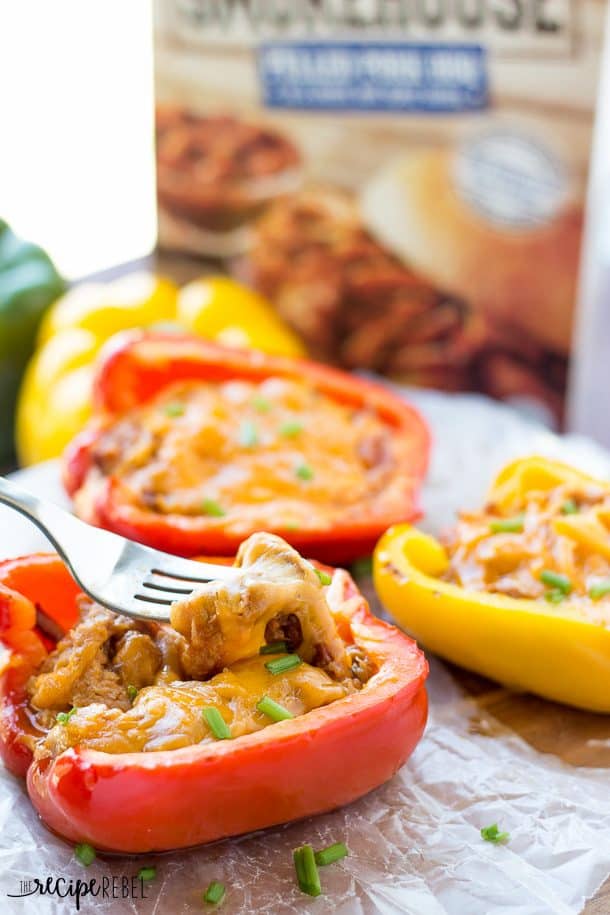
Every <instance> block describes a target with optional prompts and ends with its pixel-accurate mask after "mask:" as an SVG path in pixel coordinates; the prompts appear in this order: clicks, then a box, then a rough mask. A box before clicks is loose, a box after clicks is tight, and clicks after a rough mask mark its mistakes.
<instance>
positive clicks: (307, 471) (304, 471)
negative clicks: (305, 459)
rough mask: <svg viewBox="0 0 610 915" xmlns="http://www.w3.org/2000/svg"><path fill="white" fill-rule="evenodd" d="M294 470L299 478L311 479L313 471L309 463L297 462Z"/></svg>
mask: <svg viewBox="0 0 610 915" xmlns="http://www.w3.org/2000/svg"><path fill="white" fill-rule="evenodd" d="M294 472H295V473H296V475H297V476H298V478H299V480H313V477H314V473H313V470H312V469H311V467H310V466H309V464H299V466H298V467H297V468H296V469H295V471H294Z"/></svg>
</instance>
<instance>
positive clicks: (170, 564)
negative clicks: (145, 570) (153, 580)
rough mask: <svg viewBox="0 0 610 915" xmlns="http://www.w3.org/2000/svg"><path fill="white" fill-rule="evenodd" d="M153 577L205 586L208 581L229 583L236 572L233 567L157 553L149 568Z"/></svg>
mask: <svg viewBox="0 0 610 915" xmlns="http://www.w3.org/2000/svg"><path fill="white" fill-rule="evenodd" d="M150 571H151V573H152V574H153V575H163V576H164V577H165V578H176V579H178V580H179V581H192V582H195V583H196V584H202V585H203V584H205V583H206V582H208V581H231V580H232V579H234V578H235V576H236V574H237V570H236V569H235V567H234V566H221V565H212V564H211V563H207V562H196V561H195V560H194V559H182V558H180V557H178V556H169V555H168V556H167V559H166V558H165V556H163V554H159V553H157V554H156V555H155V557H154V564H153V566H152V568H151V570H150Z"/></svg>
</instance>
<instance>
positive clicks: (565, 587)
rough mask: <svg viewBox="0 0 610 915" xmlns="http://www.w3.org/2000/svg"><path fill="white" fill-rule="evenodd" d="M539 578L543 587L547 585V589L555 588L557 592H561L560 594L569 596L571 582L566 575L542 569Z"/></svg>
mask: <svg viewBox="0 0 610 915" xmlns="http://www.w3.org/2000/svg"><path fill="white" fill-rule="evenodd" d="M539 578H540V581H541V582H542V583H543V584H544V585H548V586H549V588H555V589H556V590H557V591H561V593H562V594H569V593H570V591H571V590H572V582H571V581H570V579H569V578H568V576H567V575H562V574H561V572H553V570H552V569H543V570H542V572H541V573H540V575H539Z"/></svg>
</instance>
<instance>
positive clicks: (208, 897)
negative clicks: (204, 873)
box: [203, 880, 226, 905]
mask: <svg viewBox="0 0 610 915" xmlns="http://www.w3.org/2000/svg"><path fill="white" fill-rule="evenodd" d="M225 892H226V890H225V885H224V883H221V882H220V880H212V882H211V883H210V885H209V887H208V888H207V890H206V891H205V893H204V894H203V901H204V902H209V903H210V904H211V905H217V904H218V903H219V902H222V900H223V899H224V895H225Z"/></svg>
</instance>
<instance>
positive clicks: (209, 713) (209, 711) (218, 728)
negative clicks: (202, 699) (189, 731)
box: [202, 705, 231, 740]
mask: <svg viewBox="0 0 610 915" xmlns="http://www.w3.org/2000/svg"><path fill="white" fill-rule="evenodd" d="M202 715H203V719H204V721H205V723H206V724H207V726H208V727H209V729H210V731H211V732H212V734H213V735H214V737H215V738H216V740H230V739H231V731H230V730H229V726H228V724H227V722H226V721H225V720H224V718H223V717H222V715H221V714H220V712H219V711H218V709H217V708H215V707H214V706H213V705H211V706H210V707H209V708H204V710H203V712H202Z"/></svg>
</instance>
